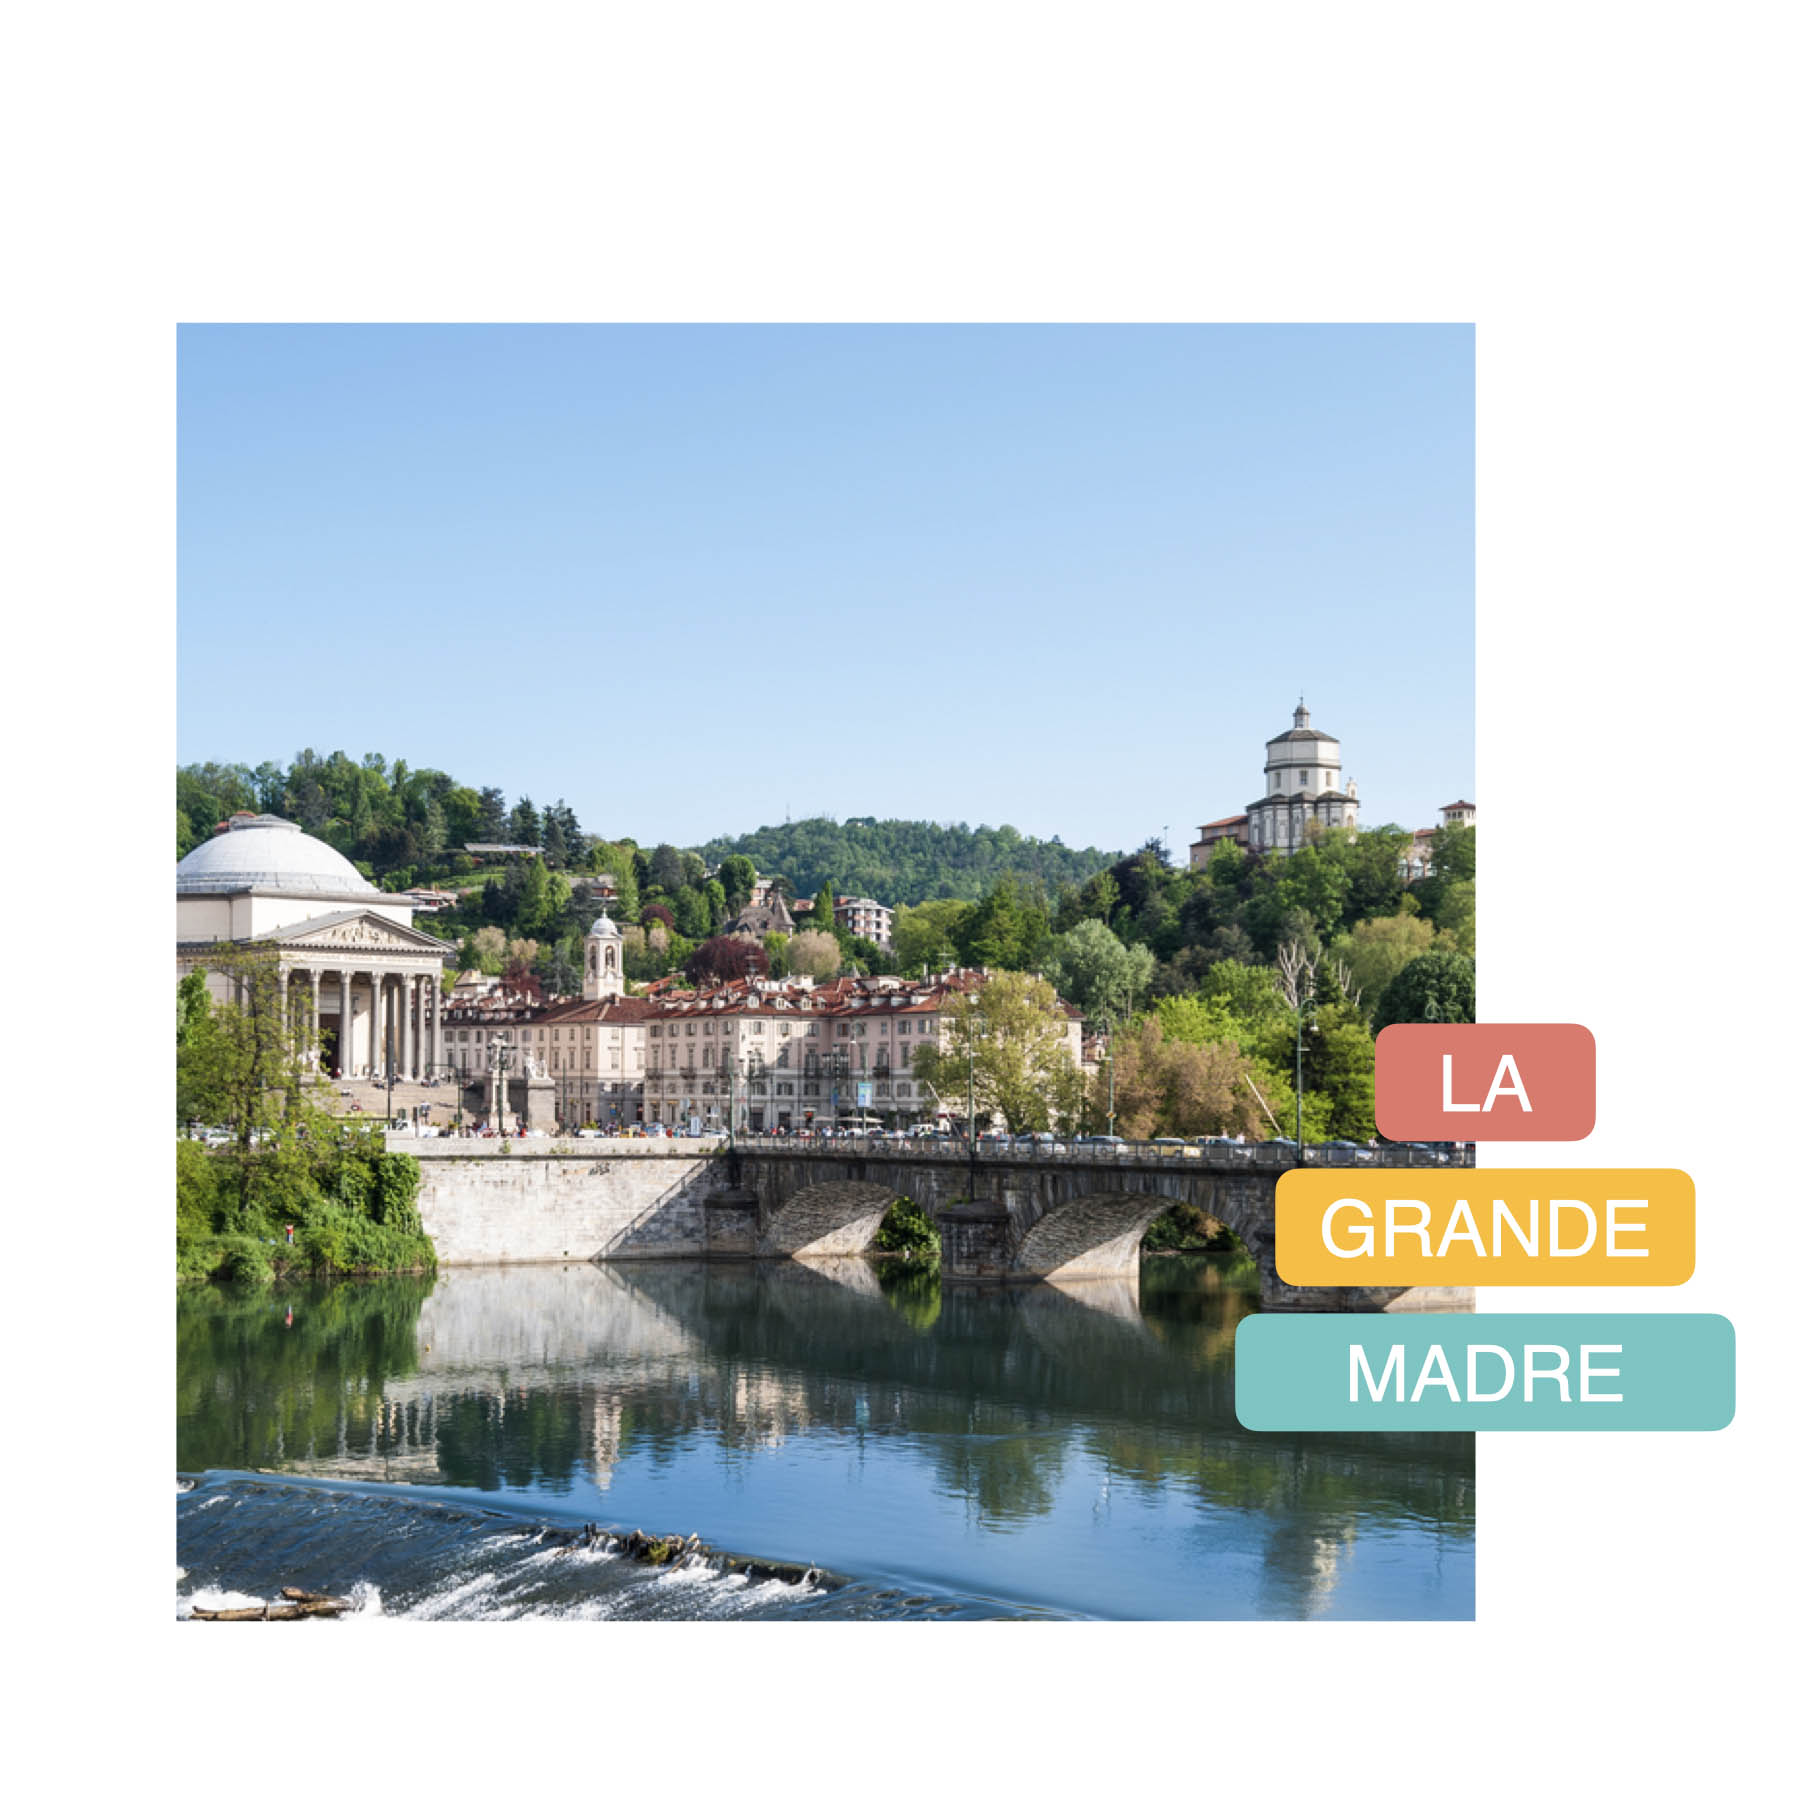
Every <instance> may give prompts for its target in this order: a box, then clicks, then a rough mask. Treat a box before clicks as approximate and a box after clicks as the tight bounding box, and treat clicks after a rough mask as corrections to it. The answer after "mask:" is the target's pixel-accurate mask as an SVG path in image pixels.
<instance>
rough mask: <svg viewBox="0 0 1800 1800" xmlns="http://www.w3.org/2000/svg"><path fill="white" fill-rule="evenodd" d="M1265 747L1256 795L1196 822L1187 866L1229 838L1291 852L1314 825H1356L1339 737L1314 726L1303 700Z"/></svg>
mask: <svg viewBox="0 0 1800 1800" xmlns="http://www.w3.org/2000/svg"><path fill="white" fill-rule="evenodd" d="M1264 749H1265V756H1264V760H1263V792H1262V794H1261V796H1260V797H1259V798H1257V799H1255V800H1252V801H1251V802H1250V804H1249V805H1248V806H1246V807H1245V808H1244V810H1243V811H1242V812H1241V813H1234V814H1233V815H1232V816H1231V817H1229V818H1225V819H1215V820H1213V822H1212V823H1211V824H1210V825H1202V826H1199V827H1198V828H1197V829H1198V830H1199V832H1200V836H1199V837H1198V838H1197V839H1196V840H1195V841H1194V842H1193V843H1191V844H1190V845H1189V846H1188V863H1189V865H1190V866H1191V867H1193V868H1196V869H1203V868H1205V867H1206V864H1207V861H1208V860H1209V858H1210V857H1211V856H1212V853H1213V851H1214V850H1215V849H1216V848H1217V847H1218V845H1219V844H1221V843H1222V842H1224V841H1225V840H1226V839H1228V838H1229V839H1232V840H1234V841H1235V842H1237V843H1240V844H1242V845H1243V846H1244V847H1245V848H1246V849H1249V850H1260V851H1262V852H1264V853H1265V854H1267V853H1270V852H1273V853H1276V854H1279V855H1282V856H1291V855H1292V854H1293V853H1294V852H1295V851H1296V850H1297V849H1299V848H1300V846H1301V845H1302V844H1304V843H1305V842H1306V839H1307V833H1308V831H1309V830H1310V829H1311V827H1313V826H1314V825H1317V826H1319V827H1320V828H1321V829H1322V830H1333V829H1336V828H1337V827H1339V826H1342V827H1345V828H1347V829H1349V830H1350V831H1354V830H1355V829H1356V819H1357V812H1358V807H1359V803H1358V800H1357V795H1356V783H1355V782H1354V781H1346V780H1345V779H1344V771H1343V758H1342V755H1341V752H1340V748H1339V745H1338V740H1337V739H1336V738H1334V737H1333V736H1332V735H1331V734H1330V733H1329V732H1326V731H1315V730H1314V729H1313V723H1312V715H1311V713H1309V712H1308V711H1307V710H1306V702H1305V700H1302V701H1301V702H1300V704H1299V705H1298V706H1297V707H1295V708H1294V723H1293V725H1292V726H1291V727H1290V728H1289V729H1288V730H1286V731H1284V732H1282V733H1281V734H1280V736H1278V737H1272V738H1270V739H1269V741H1268V743H1267V744H1266V745H1265V746H1264Z"/></svg>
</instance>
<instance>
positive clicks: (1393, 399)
mask: <svg viewBox="0 0 1800 1800" xmlns="http://www.w3.org/2000/svg"><path fill="white" fill-rule="evenodd" d="M179 394H180V413H179V478H180V489H179V554H180V568H179V613H178V634H179V646H178V648H179V658H178V660H179V678H180V690H179V717H178V730H177V747H178V756H179V758H180V760H181V761H183V762H196V761H205V760H211V759H217V760H222V761H238V762H247V763H251V764H255V763H257V762H260V761H262V760H264V759H269V760H275V761H280V762H286V761H288V760H289V759H290V758H291V757H292V756H293V755H294V753H295V752H296V751H298V750H299V749H301V748H302V747H303V746H311V747H312V748H314V749H316V750H318V751H320V752H321V753H326V752H329V751H331V750H334V749H340V748H341V749H343V750H345V751H348V752H349V753H350V754H351V755H352V756H355V757H361V756H362V755H363V754H364V753H365V752H368V751H379V752H380V753H381V754H383V755H385V756H387V757H388V758H389V759H390V760H391V759H393V758H396V757H404V758H406V760H407V761H408V762H409V763H411V764H413V765H414V766H419V765H426V766H431V767H436V768H441V769H446V770H448V771H450V772H451V773H452V774H453V775H455V776H456V777H457V778H458V779H459V780H462V781H465V782H468V783H469V784H471V785H474V786H480V785H483V784H492V785H496V786H499V787H502V788H504V789H505V791H506V794H507V797H508V799H509V801H510V800H513V799H516V798H517V797H518V796H519V795H520V794H521V793H526V794H529V795H530V796H531V797H532V799H533V800H535V801H536V802H538V803H539V804H540V805H542V804H543V803H544V802H545V801H550V800H555V799H558V798H561V799H564V800H566V801H567V802H568V803H569V804H570V805H571V806H573V807H574V809H575V811H576V813H577V814H578V815H579V817H580V819H581V822H582V824H583V826H584V827H585V828H586V829H588V830H590V831H601V832H604V833H606V834H607V835H609V836H620V835H630V836H633V837H635V838H637V839H639V840H640V841H641V842H645V843H653V842H656V841H659V840H662V839H669V840H671V841H674V842H677V843H697V842H700V841H702V840H704V839H706V838H709V837H711V836H714V835H715V834H719V833H729V832H738V831H748V830H751V829H753V828H754V827H756V826H757V825H760V824H765V823H770V822H777V821H779V820H780V819H782V818H783V817H785V816H789V815H791V816H792V817H794V818H801V817H805V816H809V815H814V814H821V813H825V814H831V815H834V816H836V817H838V818H844V817H847V816H851V815H855V814H864V813H873V814H876V815H878V816H880V817H901V818H927V819H938V820H959V819H960V820H965V821H967V822H968V823H970V824H981V823H986V824H1000V823H1010V824H1013V825H1016V826H1017V827H1019V829H1020V830H1022V831H1027V832H1031V833H1035V834H1037V835H1039V836H1044V837H1048V836H1051V835H1060V836H1061V837H1062V838H1063V839H1064V841H1065V842H1068V843H1072V844H1088V843H1096V844H1100V845H1103V846H1106V847H1119V848H1131V847H1135V846H1136V845H1137V844H1139V843H1141V842H1142V841H1143V840H1144V839H1145V838H1146V837H1148V836H1150V835H1151V834H1153V833H1158V832H1161V831H1162V830H1163V828H1164V827H1165V826H1166V827H1167V828H1168V835H1169V838H1170V840H1171V842H1172V844H1173V845H1174V846H1177V847H1179V846H1185V844H1186V843H1187V841H1188V839H1189V838H1190V836H1191V835H1192V829H1191V828H1192V827H1193V826H1194V825H1195V824H1197V823H1199V822H1201V821H1204V820H1209V819H1213V818H1217V817H1220V816H1221V815H1224V814H1228V813H1234V812H1239V811H1241V810H1242V809H1243V806H1244V803H1245V802H1246V801H1248V800H1250V799H1252V798H1254V797H1255V796H1256V795H1257V794H1259V793H1260V792H1261V791H1262V774H1261V769H1262V756H1263V751H1262V745H1263V742H1264V740H1265V739H1267V738H1268V737H1270V736H1272V735H1273V734H1274V733H1276V732H1278V731H1281V730H1284V729H1286V727H1287V726H1288V724H1289V723H1290V722H1291V715H1292V711H1293V707H1294V704H1295V700H1296V697H1297V696H1298V695H1299V694H1300V693H1301V692H1304V693H1305V695H1306V698H1307V704H1308V706H1309V707H1310V708H1311V709H1312V714H1313V724H1314V725H1315V726H1316V727H1318V728H1319V729H1321V730H1324V731H1329V732H1331V733H1333V734H1334V735H1335V736H1337V737H1339V738H1340V739H1342V740H1343V751H1344V767H1345V772H1346V774H1348V775H1352V776H1354V777H1355V778H1356V779H1357V782H1358V784H1359V788H1360V791H1361V795H1362V800H1363V808H1364V810H1363V819H1364V822H1365V823H1366V824H1379V823H1383V822H1386V821H1389V820H1392V821H1395V822H1397V823H1400V824H1404V825H1422V824H1427V823H1433V822H1435V816H1436V809H1437V808H1438V807H1439V806H1441V805H1442V804H1444V803H1445V802H1447V801H1450V800H1456V799H1463V798H1468V799H1475V800H1478V799H1479V798H1480V796H1479V795H1478V794H1476V793H1475V791H1474V742H1475V734H1474V693H1475V686H1474V624H1475V604H1474V332H1473V330H1472V328H1469V327H1462V326H1432V327H1341V328H1340V327H1251V328H1236V327H1220V326H1167V327H1160V326H1159V327H1144V326H1124V327H1109V326H1046V327H1025V328H1021V327H1012V326H994V327H929V326H926V327H914V326H901V327H860V326H856V327H851V326H825V327H711V326H708V327H676V326H654V327H633V326H574V327H531V326H521V327H479V326H471V327H423V328H415V327H406V326H396V327H325V326H306V327H261V326H256V327H230V326H226V327H214V326H206V327H188V328H184V329H183V330H182V332H181V334H180V343H179Z"/></svg>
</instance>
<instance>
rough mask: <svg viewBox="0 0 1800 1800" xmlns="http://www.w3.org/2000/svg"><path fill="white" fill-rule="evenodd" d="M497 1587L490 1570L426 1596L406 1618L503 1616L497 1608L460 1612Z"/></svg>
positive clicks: (498, 1578)
mask: <svg viewBox="0 0 1800 1800" xmlns="http://www.w3.org/2000/svg"><path fill="white" fill-rule="evenodd" d="M499 1585H500V1577H499V1576H498V1575H496V1574H494V1573H493V1572H492V1571H491V1570H490V1571H488V1572H487V1573H485V1574H482V1575H476V1576H474V1577H472V1578H471V1579H469V1580H467V1581H459V1582H457V1583H456V1584H455V1585H454V1586H451V1587H448V1588H445V1589H443V1590H441V1591H440V1592H438V1593H435V1594H428V1595H427V1596H426V1597H425V1598H424V1599H423V1600H421V1601H420V1602H419V1604H418V1605H417V1606H415V1607H414V1608H413V1609H412V1611H411V1612H409V1613H408V1614H407V1615H406V1616H407V1617H408V1618H410V1619H447V1618H453V1617H458V1616H461V1617H464V1618H472V1617H473V1618H492V1617H496V1616H504V1614H503V1613H502V1612H501V1610H500V1609H498V1608H495V1609H492V1610H489V1611H484V1612H479V1613H468V1612H463V1611H462V1610H461V1609H462V1608H463V1607H464V1606H465V1604H466V1603H467V1602H469V1601H471V1600H474V1599H475V1598H476V1597H477V1596H478V1595H480V1594H484V1593H489V1592H491V1591H492V1590H493V1589H494V1588H497V1587H498V1586H499Z"/></svg>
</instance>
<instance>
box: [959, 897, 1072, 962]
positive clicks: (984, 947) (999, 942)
mask: <svg viewBox="0 0 1800 1800" xmlns="http://www.w3.org/2000/svg"><path fill="white" fill-rule="evenodd" d="M1049 935H1050V916H1049V908H1048V907H1047V906H1042V905H1038V904H1035V903H1034V902H1033V901H1032V900H1031V899H1029V898H1028V897H1026V896H1024V895H1022V894H1021V893H1020V891H1019V888H1018V885H1017V883H1015V882H1014V881H1013V880H1012V878H1011V877H1010V876H1006V877H1002V879H1001V880H999V881H997V882H995V884H994V886H993V887H992V888H991V889H990V890H989V892H988V894H987V896H986V898H985V899H983V900H982V901H981V903H980V904H979V905H978V906H977V907H976V908H975V910H974V911H973V912H972V913H970V914H969V916H968V918H967V919H966V920H965V921H964V922H963V930H962V934H961V940H960V943H959V948H960V949H961V951H962V954H963V960H964V961H965V963H967V964H968V965H969V966H970V967H979V968H984V969H1012V970H1020V969H1025V968H1029V967H1030V965H1031V964H1032V963H1034V962H1035V961H1036V960H1037V957H1038V952H1039V951H1040V950H1041V949H1042V947H1043V944H1044V940H1045V939H1046V938H1047V937H1048V936H1049Z"/></svg>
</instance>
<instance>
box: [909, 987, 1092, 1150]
mask: <svg viewBox="0 0 1800 1800" xmlns="http://www.w3.org/2000/svg"><path fill="white" fill-rule="evenodd" d="M939 1016H940V1019H941V1021H942V1032H941V1034H940V1037H939V1039H938V1041H937V1043H935V1044H926V1045H923V1046H922V1047H921V1048H920V1049H919V1050H918V1051H916V1052H915V1053H914V1056H913V1070H914V1073H915V1074H916V1075H917V1077H918V1079H919V1080H921V1081H924V1082H929V1083H930V1084H931V1085H932V1086H933V1087H935V1088H936V1089H937V1090H938V1092H939V1093H940V1094H942V1095H943V1096H944V1098H945V1099H946V1100H947V1101H949V1100H953V1098H954V1096H956V1095H958V1094H962V1095H967V1093H968V1091H969V1083H970V1079H971V1076H972V1077H973V1081H974V1087H975V1111H976V1115H977V1118H978V1119H979V1117H980V1116H981V1115H983V1114H987V1115H989V1116H992V1115H994V1114H998V1115H999V1116H1000V1117H1001V1118H1003V1119H1004V1120H1005V1121H1006V1128H1007V1130H1008V1131H1041V1130H1043V1129H1045V1128H1046V1127H1047V1126H1048V1125H1049V1124H1050V1122H1051V1119H1052V1116H1053V1111H1054V1109H1055V1107H1056V1105H1057V1103H1058V1102H1059V1101H1061V1102H1062V1103H1063V1104H1065V1105H1066V1099H1065V1095H1066V1091H1067V1088H1066V1078H1064V1077H1063V1070H1064V1069H1065V1068H1066V1066H1067V1065H1068V1064H1069V1063H1070V1062H1071V1061H1072V1060H1073V1059H1072V1057H1071V1055H1070V1050H1069V1039H1068V1024H1069V1021H1068V1016H1067V1015H1066V1014H1065V1013H1064V1011H1063V1009H1062V1005H1061V1003H1060V1002H1059V1001H1058V999H1057V997H1056V990H1055V989H1054V988H1052V987H1051V985H1050V984H1049V982H1047V981H1046V980H1044V978H1043V977H1042V976H1041V975H1026V974H1022V973H1017V972H1012V971H1003V972H1001V973H997V974H994V975H990V976H989V977H988V979H987V980H986V981H985V982H984V983H983V984H982V985H981V986H980V987H979V988H978V989H976V990H975V992H973V993H971V994H958V995H956V996H954V997H953V998H952V999H950V1000H947V1001H945V1003H944V1005H943V1008H942V1010H941V1012H940V1015H939ZM971 1128H973V1121H972V1122H971Z"/></svg>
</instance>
